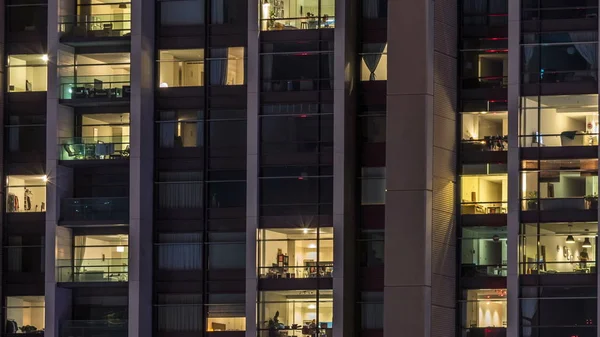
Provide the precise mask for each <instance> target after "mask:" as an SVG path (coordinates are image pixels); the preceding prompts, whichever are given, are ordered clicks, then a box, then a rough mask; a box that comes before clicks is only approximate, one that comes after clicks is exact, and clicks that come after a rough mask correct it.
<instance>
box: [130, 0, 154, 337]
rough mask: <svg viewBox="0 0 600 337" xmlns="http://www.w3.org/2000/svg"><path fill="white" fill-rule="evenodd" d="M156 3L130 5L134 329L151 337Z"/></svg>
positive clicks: (139, 0) (138, 336)
mask: <svg viewBox="0 0 600 337" xmlns="http://www.w3.org/2000/svg"><path fill="white" fill-rule="evenodd" d="M154 6H155V1H147V0H133V1H132V4H131V107H130V114H131V115H130V122H131V125H130V130H131V131H130V132H131V134H130V140H131V145H130V149H131V155H130V157H129V179H130V181H129V183H130V186H129V198H130V199H129V326H128V328H129V331H128V335H129V336H130V337H147V336H152V327H153V324H151V322H152V321H153V320H152V317H153V316H152V297H153V296H152V266H153V263H152V261H153V259H152V248H153V244H152V237H153V235H152V217H153V214H152V210H153V206H154V205H153V198H152V192H153V187H154V178H153V177H154V174H153V173H154V172H153V169H152V168H153V167H154V90H155V87H156V86H155V83H154V68H155V60H156V58H155V56H154V29H155V26H154V24H155V15H154Z"/></svg>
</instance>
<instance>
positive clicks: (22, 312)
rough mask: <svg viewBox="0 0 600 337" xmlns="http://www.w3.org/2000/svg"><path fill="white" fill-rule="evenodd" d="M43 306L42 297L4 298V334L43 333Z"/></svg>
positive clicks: (43, 300)
mask: <svg viewBox="0 0 600 337" xmlns="http://www.w3.org/2000/svg"><path fill="white" fill-rule="evenodd" d="M45 306H46V303H45V299H44V296H8V297H6V326H5V329H6V333H7V334H13V333H43V331H44V328H45V326H46V323H45Z"/></svg>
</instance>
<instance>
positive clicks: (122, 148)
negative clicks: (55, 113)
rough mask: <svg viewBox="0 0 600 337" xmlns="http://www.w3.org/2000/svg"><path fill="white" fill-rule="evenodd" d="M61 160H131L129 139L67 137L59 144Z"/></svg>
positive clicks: (60, 140) (61, 139)
mask: <svg viewBox="0 0 600 337" xmlns="http://www.w3.org/2000/svg"><path fill="white" fill-rule="evenodd" d="M58 156H59V159H60V160H93V159H126V158H129V137H67V138H60V139H59V144H58Z"/></svg>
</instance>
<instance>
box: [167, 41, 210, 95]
mask: <svg viewBox="0 0 600 337" xmlns="http://www.w3.org/2000/svg"><path fill="white" fill-rule="evenodd" d="M158 61H159V87H160V88H168V87H199V86H203V85H204V49H171V50H161V51H159V60H158Z"/></svg>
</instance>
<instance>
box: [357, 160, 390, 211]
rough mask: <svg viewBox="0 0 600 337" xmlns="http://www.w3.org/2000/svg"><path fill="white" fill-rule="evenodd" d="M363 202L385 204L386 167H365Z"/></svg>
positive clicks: (362, 185) (363, 172)
mask: <svg viewBox="0 0 600 337" xmlns="http://www.w3.org/2000/svg"><path fill="white" fill-rule="evenodd" d="M360 180H361V204H362V205H382V204H385V191H386V189H385V167H363V168H362V175H361V179H360Z"/></svg>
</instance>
